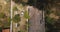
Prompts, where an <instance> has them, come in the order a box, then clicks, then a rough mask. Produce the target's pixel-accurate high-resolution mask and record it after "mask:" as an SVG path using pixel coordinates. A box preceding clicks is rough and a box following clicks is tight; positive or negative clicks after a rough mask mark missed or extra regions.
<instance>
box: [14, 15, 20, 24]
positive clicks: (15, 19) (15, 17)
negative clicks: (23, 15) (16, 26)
mask: <svg viewBox="0 0 60 32" xmlns="http://www.w3.org/2000/svg"><path fill="white" fill-rule="evenodd" d="M13 21H14V22H16V23H17V22H19V21H20V15H19V14H17V15H15V16H14V17H13Z"/></svg>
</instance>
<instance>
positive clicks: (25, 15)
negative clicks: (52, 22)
mask: <svg viewBox="0 0 60 32" xmlns="http://www.w3.org/2000/svg"><path fill="white" fill-rule="evenodd" d="M24 17H25V18H26V19H29V18H30V16H29V15H28V12H27V11H25V12H24Z"/></svg>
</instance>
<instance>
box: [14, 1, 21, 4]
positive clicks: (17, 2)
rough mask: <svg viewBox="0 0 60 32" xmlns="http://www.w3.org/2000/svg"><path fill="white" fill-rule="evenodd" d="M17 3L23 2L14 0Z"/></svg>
mask: <svg viewBox="0 0 60 32" xmlns="http://www.w3.org/2000/svg"><path fill="white" fill-rule="evenodd" d="M13 1H14V2H15V3H18V4H19V3H21V2H22V0H13Z"/></svg>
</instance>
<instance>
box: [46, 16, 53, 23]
mask: <svg viewBox="0 0 60 32" xmlns="http://www.w3.org/2000/svg"><path fill="white" fill-rule="evenodd" d="M45 21H46V22H48V23H51V24H52V23H53V22H54V19H53V18H50V17H49V16H46V17H45Z"/></svg>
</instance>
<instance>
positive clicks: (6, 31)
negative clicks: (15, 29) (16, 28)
mask: <svg viewBox="0 0 60 32" xmlns="http://www.w3.org/2000/svg"><path fill="white" fill-rule="evenodd" d="M2 32H10V29H2Z"/></svg>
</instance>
